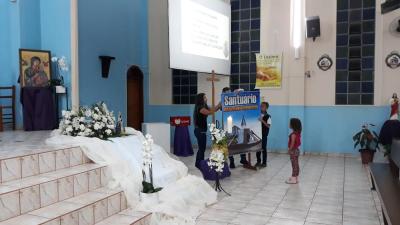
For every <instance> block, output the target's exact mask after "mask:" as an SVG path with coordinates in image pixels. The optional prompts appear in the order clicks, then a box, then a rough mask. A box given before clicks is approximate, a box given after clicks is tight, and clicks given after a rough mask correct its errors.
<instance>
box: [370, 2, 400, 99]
mask: <svg viewBox="0 0 400 225" xmlns="http://www.w3.org/2000/svg"><path fill="white" fill-rule="evenodd" d="M377 2H378V3H377V12H376V35H375V40H376V45H375V66H376V69H375V87H376V91H375V103H376V105H388V104H389V103H388V101H389V98H390V97H391V96H392V94H393V92H397V93H400V68H397V69H395V70H394V69H390V68H389V67H387V66H386V63H385V59H386V57H387V55H388V54H390V53H391V52H392V51H398V52H400V38H399V37H395V36H394V35H392V34H391V33H390V32H389V25H390V23H392V21H393V20H395V19H396V18H399V17H400V10H399V9H398V10H395V11H392V12H390V13H387V14H384V15H382V14H381V8H380V6H379V4H380V2H379V1H377Z"/></svg>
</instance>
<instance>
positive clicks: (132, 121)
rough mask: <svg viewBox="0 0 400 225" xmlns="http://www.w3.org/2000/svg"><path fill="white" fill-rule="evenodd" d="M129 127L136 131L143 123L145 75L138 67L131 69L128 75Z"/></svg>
mask: <svg viewBox="0 0 400 225" xmlns="http://www.w3.org/2000/svg"><path fill="white" fill-rule="evenodd" d="M127 110H128V112H127V125H128V127H133V128H135V129H136V130H141V129H142V123H143V110H144V109H143V73H142V71H141V70H140V69H139V67H137V66H132V67H131V68H129V70H128V73H127Z"/></svg>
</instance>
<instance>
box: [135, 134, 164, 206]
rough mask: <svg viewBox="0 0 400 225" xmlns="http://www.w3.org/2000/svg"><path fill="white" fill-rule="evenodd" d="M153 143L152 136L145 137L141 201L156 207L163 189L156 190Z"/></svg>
mask: <svg viewBox="0 0 400 225" xmlns="http://www.w3.org/2000/svg"><path fill="white" fill-rule="evenodd" d="M153 143H154V141H153V138H152V137H151V135H149V134H147V135H146V137H145V141H144V142H143V167H142V175H143V181H142V186H143V189H142V191H141V192H140V201H142V202H144V203H146V204H153V205H154V204H158V203H159V201H160V200H159V196H158V192H159V191H161V190H162V188H155V187H154V183H153V152H152V145H153Z"/></svg>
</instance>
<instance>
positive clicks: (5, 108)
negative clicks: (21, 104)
mask: <svg viewBox="0 0 400 225" xmlns="http://www.w3.org/2000/svg"><path fill="white" fill-rule="evenodd" d="M15 91H16V88H15V85H13V86H10V87H0V92H1V93H0V99H2V100H3V103H4V102H7V104H5V105H2V106H1V107H2V112H1V114H0V117H1V125H2V127H3V128H4V125H5V124H7V125H9V126H11V128H12V129H13V130H15V128H16V120H15V113H16V110H15ZM4 92H6V93H4Z"/></svg>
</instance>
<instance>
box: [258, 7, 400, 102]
mask: <svg viewBox="0 0 400 225" xmlns="http://www.w3.org/2000/svg"><path fill="white" fill-rule="evenodd" d="M290 2H291V1H290V0H264V1H261V52H262V53H267V54H271V53H280V52H283V54H284V55H283V83H282V88H281V89H276V90H262V91H261V94H262V95H263V96H265V98H266V99H267V100H268V101H270V103H271V104H273V105H288V104H289V105H302V103H303V102H304V103H305V105H307V106H332V105H335V79H336V70H335V68H336V4H337V3H336V1H334V0H306V1H305V2H306V3H305V16H306V17H309V16H319V17H320V20H321V21H320V22H321V37H319V38H317V39H316V41H315V42H313V41H312V40H311V39H307V40H305V47H304V48H305V52H304V50H303V51H301V54H302V59H301V60H293V49H292V47H291V41H290V37H291V33H290V26H291V20H290V15H291V9H290ZM380 3H381V2H380V1H377V6H376V8H377V13H376V47H375V48H376V49H375V54H376V55H375V105H378V106H379V105H387V104H388V99H389V98H390V96H391V95H392V93H393V92H398V93H400V75H399V74H400V69H396V70H393V69H390V68H388V67H387V66H386V65H385V62H384V60H385V58H386V56H387V55H388V54H389V53H390V52H391V51H393V50H397V51H400V38H398V37H394V36H393V35H391V34H390V33H389V29H388V28H389V24H390V23H391V22H392V21H393V20H394V19H395V18H396V17H399V16H400V10H396V11H393V12H391V13H389V14H385V15H382V14H381V12H380ZM323 54H328V55H329V56H330V57H331V58H332V60H333V62H334V65H333V66H332V68H331V69H330V70H329V71H322V70H320V69H319V68H318V67H317V61H318V59H319V58H320V57H321V56H322V55H323ZM306 71H310V72H311V77H310V78H304V77H305V76H304V73H305V72H306Z"/></svg>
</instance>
